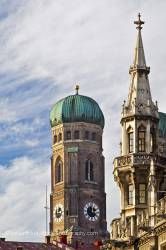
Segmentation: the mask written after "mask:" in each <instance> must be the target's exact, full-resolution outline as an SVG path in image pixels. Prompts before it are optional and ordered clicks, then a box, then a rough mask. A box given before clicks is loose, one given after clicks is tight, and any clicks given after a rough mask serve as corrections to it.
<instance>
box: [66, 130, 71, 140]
mask: <svg viewBox="0 0 166 250" xmlns="http://www.w3.org/2000/svg"><path fill="white" fill-rule="evenodd" d="M66 140H71V131H67V132H66Z"/></svg>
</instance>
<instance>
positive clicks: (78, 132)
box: [74, 130, 80, 139]
mask: <svg viewBox="0 0 166 250" xmlns="http://www.w3.org/2000/svg"><path fill="white" fill-rule="evenodd" d="M74 139H80V131H79V130H75V131H74Z"/></svg>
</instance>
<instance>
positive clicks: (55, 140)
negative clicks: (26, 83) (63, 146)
mask: <svg viewBox="0 0 166 250" xmlns="http://www.w3.org/2000/svg"><path fill="white" fill-rule="evenodd" d="M57 140H58V138H57V135H54V144H55V143H57Z"/></svg>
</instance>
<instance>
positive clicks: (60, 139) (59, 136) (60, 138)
mask: <svg viewBox="0 0 166 250" xmlns="http://www.w3.org/2000/svg"><path fill="white" fill-rule="evenodd" d="M58 141H62V133H59V135H58Z"/></svg>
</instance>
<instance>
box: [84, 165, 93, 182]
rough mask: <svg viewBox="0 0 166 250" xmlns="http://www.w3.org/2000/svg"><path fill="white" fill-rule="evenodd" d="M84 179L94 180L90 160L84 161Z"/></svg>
mask: <svg viewBox="0 0 166 250" xmlns="http://www.w3.org/2000/svg"><path fill="white" fill-rule="evenodd" d="M85 180H87V181H94V170H93V163H92V162H91V161H90V160H87V161H86V163H85Z"/></svg>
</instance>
